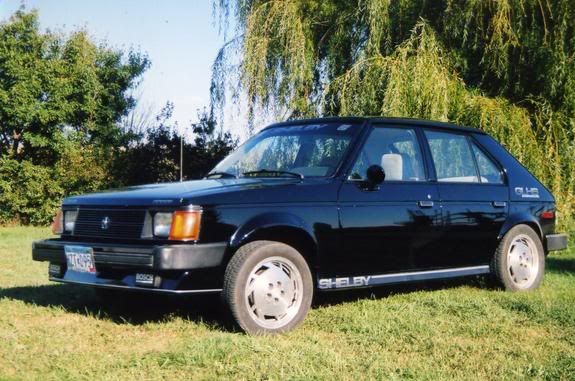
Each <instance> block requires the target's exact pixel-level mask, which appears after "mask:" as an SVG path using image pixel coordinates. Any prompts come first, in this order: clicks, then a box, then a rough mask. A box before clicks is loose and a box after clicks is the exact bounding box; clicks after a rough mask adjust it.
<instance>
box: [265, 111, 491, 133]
mask: <svg viewBox="0 0 575 381" xmlns="http://www.w3.org/2000/svg"><path fill="white" fill-rule="evenodd" d="M329 122H331V123H365V122H371V123H388V124H401V125H417V126H423V127H433V128H438V129H444V130H452V131H453V130H455V131H465V132H473V133H476V134H484V135H485V132H483V131H481V130H479V129H477V128H473V127H466V126H458V125H456V124H452V123H446V122H439V121H435V120H425V119H414V118H390V117H386V118H383V117H359V116H347V117H326V118H312V119H294V120H288V121H286V122H279V123H274V124H272V125H269V126H267V127H265V128H264V130H266V129H268V128H274V127H288V126H293V125H302V124H315V123H329Z"/></svg>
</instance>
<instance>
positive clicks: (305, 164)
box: [208, 122, 360, 177]
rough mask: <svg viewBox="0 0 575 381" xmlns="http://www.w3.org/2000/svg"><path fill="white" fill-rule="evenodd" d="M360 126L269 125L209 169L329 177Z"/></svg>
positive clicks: (220, 172) (219, 172)
mask: <svg viewBox="0 0 575 381" xmlns="http://www.w3.org/2000/svg"><path fill="white" fill-rule="evenodd" d="M359 127H360V126H359V125H356V124H349V123H347V124H346V123H333V122H331V123H320V124H304V125H290V126H280V127H272V128H269V129H266V130H264V131H262V132H261V133H259V134H257V135H256V136H254V137H253V138H251V139H249V140H248V141H246V142H245V143H244V144H243V145H242V146H241V147H239V148H238V149H237V150H236V151H234V152H233V153H232V154H230V155H229V156H228V157H226V158H225V159H224V160H223V161H221V162H220V163H219V164H218V165H217V166H216V167H215V168H214V169H213V170H212V172H211V173H212V174H214V175H215V176H221V177H224V176H238V177H239V176H266V177H269V176H273V177H276V176H282V177H283V176H293V175H294V174H295V175H296V176H305V177H328V176H331V175H333V174H334V173H335V171H336V169H337V167H338V165H339V163H340V162H341V160H342V158H343V156H344V154H345V152H346V150H347V148H348V146H349V144H350V142H351V139H352V138H353V137H354V136H355V134H356V133H357V131H358V130H359ZM208 176H210V175H208Z"/></svg>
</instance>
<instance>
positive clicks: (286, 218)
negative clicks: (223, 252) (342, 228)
mask: <svg viewBox="0 0 575 381" xmlns="http://www.w3.org/2000/svg"><path fill="white" fill-rule="evenodd" d="M274 227H288V228H295V229H298V230H303V231H304V232H305V233H307V235H309V237H310V238H311V239H312V240H313V241H314V243H316V240H315V236H314V234H313V231H312V229H311V228H310V227H309V226H308V225H307V224H306V223H305V221H303V220H302V219H301V218H300V217H298V216H296V215H294V214H291V213H281V212H268V213H263V214H259V215H257V216H255V217H253V218H251V219H249V220H248V221H246V222H245V223H244V224H242V225H241V226H240V227H239V228H238V229H237V230H236V231H235V232H234V234H233V235H232V237H231V238H230V247H239V246H241V245H242V244H243V243H244V242H247V241H248V240H249V239H250V237H251V236H253V235H254V234H255V233H256V232H258V231H260V230H263V229H268V228H274Z"/></svg>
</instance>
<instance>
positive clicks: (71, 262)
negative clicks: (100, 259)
mask: <svg viewBox="0 0 575 381" xmlns="http://www.w3.org/2000/svg"><path fill="white" fill-rule="evenodd" d="M64 252H65V253H66V262H67V263H68V270H72V271H76V272H79V273H92V274H94V273H95V272H96V264H95V262H94V250H92V248H91V247H86V246H64Z"/></svg>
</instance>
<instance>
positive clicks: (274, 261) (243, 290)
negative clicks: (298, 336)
mask: <svg viewBox="0 0 575 381" xmlns="http://www.w3.org/2000/svg"><path fill="white" fill-rule="evenodd" d="M222 296H223V299H224V303H225V304H226V306H227V307H228V309H229V311H230V312H231V315H232V316H233V318H234V320H235V322H236V323H237V324H238V325H239V326H240V328H242V329H243V330H244V331H245V332H247V333H249V334H256V335H257V334H266V333H280V332H285V331H289V330H292V329H294V328H295V327H297V326H298V325H299V324H301V322H302V321H303V319H304V318H305V316H306V314H307V312H308V310H309V308H310V306H311V301H312V297H313V281H312V276H311V272H310V270H309V267H308V265H307V262H306V261H305V259H304V258H303V257H302V255H301V254H300V253H299V252H298V251H297V250H296V249H294V248H293V247H291V246H288V245H286V244H284V243H280V242H274V241H254V242H250V243H248V244H246V245H244V246H242V247H240V248H239V249H238V251H237V252H236V253H235V254H234V256H233V257H232V259H231V260H230V262H229V263H228V266H227V268H226V273H225V278H224V287H223V292H222Z"/></svg>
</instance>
